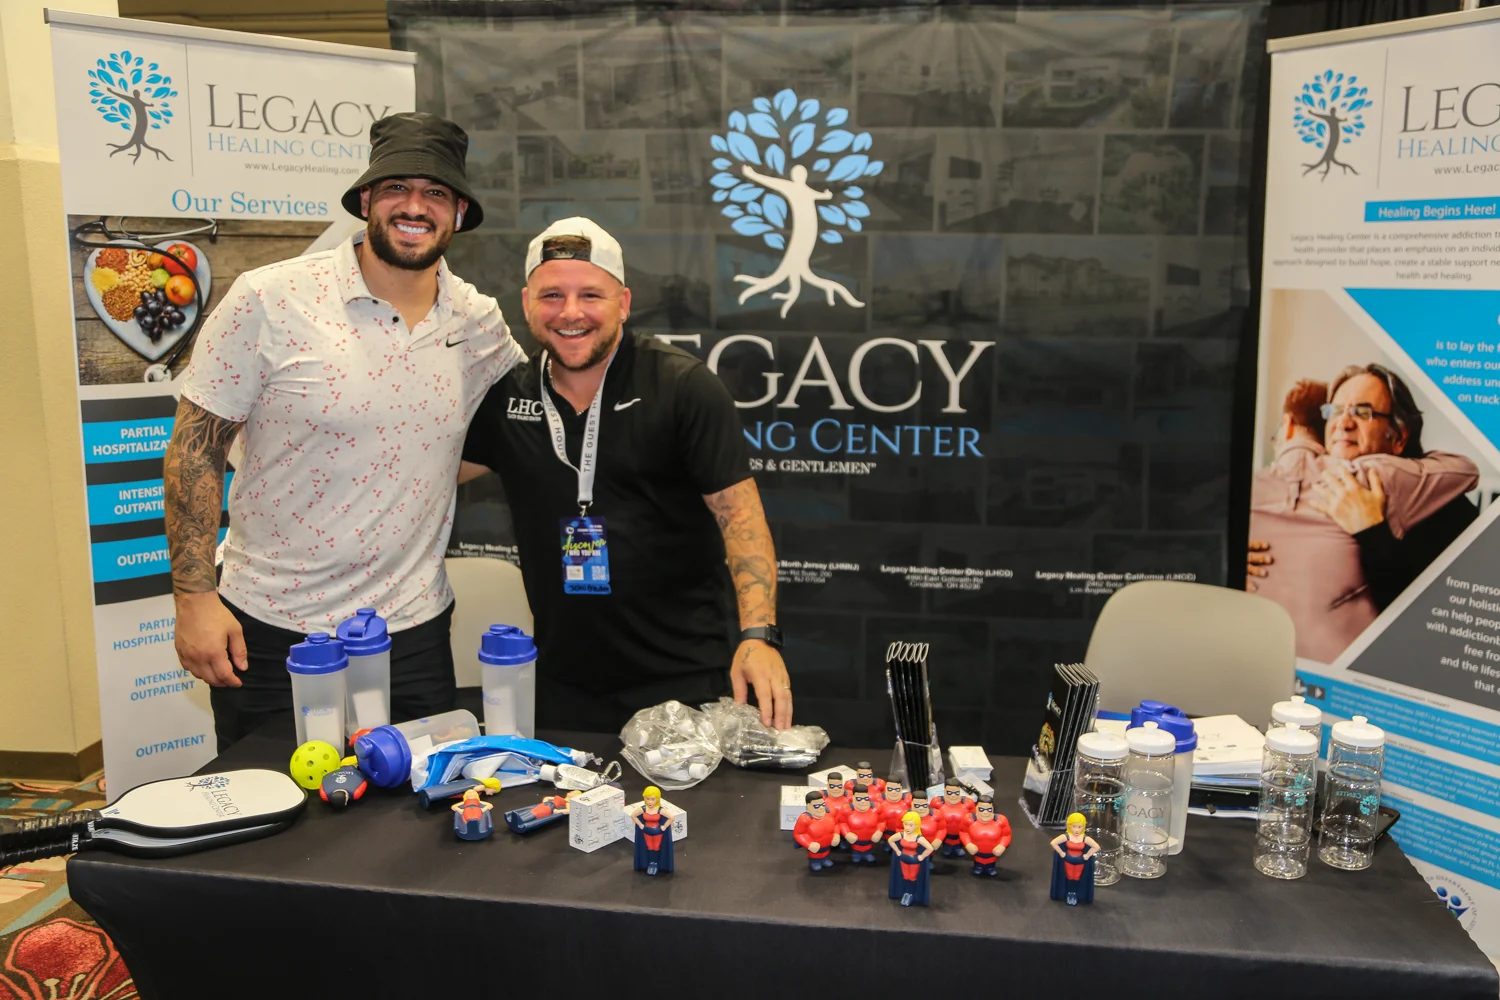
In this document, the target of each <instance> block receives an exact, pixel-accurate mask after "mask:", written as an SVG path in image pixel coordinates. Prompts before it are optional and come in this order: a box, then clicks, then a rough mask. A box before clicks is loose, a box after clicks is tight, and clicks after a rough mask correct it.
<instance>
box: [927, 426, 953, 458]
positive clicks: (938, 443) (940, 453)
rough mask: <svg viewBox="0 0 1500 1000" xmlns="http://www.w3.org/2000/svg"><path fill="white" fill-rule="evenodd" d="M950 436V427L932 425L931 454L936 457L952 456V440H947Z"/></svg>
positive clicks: (951, 429) (951, 433) (951, 432)
mask: <svg viewBox="0 0 1500 1000" xmlns="http://www.w3.org/2000/svg"><path fill="white" fill-rule="evenodd" d="M952 436H953V428H952V427H934V428H933V429H932V454H933V455H935V456H936V457H938V458H952V457H953V442H952V441H950V440H949V438H951V437H952Z"/></svg>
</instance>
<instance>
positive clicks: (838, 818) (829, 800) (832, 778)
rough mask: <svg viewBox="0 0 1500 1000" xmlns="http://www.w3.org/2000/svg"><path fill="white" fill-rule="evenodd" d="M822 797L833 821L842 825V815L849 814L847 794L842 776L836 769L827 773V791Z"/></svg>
mask: <svg viewBox="0 0 1500 1000" xmlns="http://www.w3.org/2000/svg"><path fill="white" fill-rule="evenodd" d="M824 799H825V802H826V804H827V806H828V813H829V815H830V816H832V817H833V819H834V822H836V823H838V824H840V826H842V825H843V822H844V817H845V816H847V815H849V808H850V806H849V796H848V794H846V791H845V788H844V776H843V775H842V774H840V773H839V772H837V771H833V772H831V773H830V774H829V775H828V791H827V792H825V793H824Z"/></svg>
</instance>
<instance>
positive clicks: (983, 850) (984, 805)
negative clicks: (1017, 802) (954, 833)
mask: <svg viewBox="0 0 1500 1000" xmlns="http://www.w3.org/2000/svg"><path fill="white" fill-rule="evenodd" d="M960 837H961V839H962V840H963V843H964V850H966V851H968V852H969V853H970V854H972V855H973V856H974V874H975V875H988V876H990V877H991V878H994V877H995V874H996V872H995V861H996V860H997V859H998V858H999V857H1000V855H1002V854H1004V853H1005V849H1006V848H1007V847H1009V846H1010V821H1009V820H1007V819H1006V818H1005V817H1004V816H1001V815H999V814H998V813H996V812H995V799H994V796H991V795H981V796H979V801H978V802H977V803H975V805H974V821H973V822H972V823H970V824H969V825H968V826H967V827H965V828H964V831H963V833H962V834H960Z"/></svg>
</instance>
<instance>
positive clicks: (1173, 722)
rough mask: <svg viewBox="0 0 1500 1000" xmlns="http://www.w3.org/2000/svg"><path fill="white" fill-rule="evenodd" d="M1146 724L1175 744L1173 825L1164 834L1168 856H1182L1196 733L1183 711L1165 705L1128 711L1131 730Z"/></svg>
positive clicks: (1150, 703) (1142, 705)
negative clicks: (1151, 723)
mask: <svg viewBox="0 0 1500 1000" xmlns="http://www.w3.org/2000/svg"><path fill="white" fill-rule="evenodd" d="M1147 721H1151V722H1155V723H1156V725H1157V727H1158V728H1160V729H1164V730H1166V731H1167V732H1168V733H1171V734H1172V738H1173V739H1175V740H1176V741H1177V763H1176V764H1175V765H1174V766H1173V769H1172V773H1173V774H1174V775H1175V776H1176V777H1175V778H1174V779H1173V784H1172V825H1171V828H1170V829H1169V830H1168V831H1167V833H1168V835H1169V836H1170V837H1171V838H1172V840H1171V843H1170V844H1169V845H1168V847H1167V853H1168V854H1181V853H1182V844H1183V838H1184V837H1185V836H1186V834H1187V815H1188V814H1187V810H1188V796H1189V795H1191V794H1192V788H1193V751H1195V750H1197V749H1198V731H1197V729H1196V728H1195V727H1194V726H1193V720H1192V719H1189V718H1188V717H1187V714H1186V713H1185V712H1183V710H1182V709H1180V708H1178V707H1177V706H1176V705H1168V704H1167V703H1166V702H1164V701H1151V700H1149V699H1148V700H1145V701H1142V702H1141V703H1140V705H1138V706H1137V707H1135V708H1133V709H1131V710H1130V726H1131V728H1135V727H1136V726H1139V725H1141V724H1142V723H1145V722H1147Z"/></svg>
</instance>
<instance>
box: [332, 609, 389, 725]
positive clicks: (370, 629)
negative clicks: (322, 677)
mask: <svg viewBox="0 0 1500 1000" xmlns="http://www.w3.org/2000/svg"><path fill="white" fill-rule="evenodd" d="M338 637H339V640H340V641H341V642H342V643H343V644H344V652H345V653H347V654H348V655H349V670H348V673H347V674H345V678H346V685H345V686H346V687H347V688H348V691H349V700H348V703H347V705H346V706H345V709H344V730H345V731H344V736H345V737H346V738H348V737H351V736H353V735H354V734H355V733H357V732H358V731H359V730H361V729H373V728H375V727H376V726H384V725H386V724H387V723H389V722H390V721H391V637H390V634H389V633H388V632H387V631H386V625H385V619H384V618H381V617H380V616H379V615H378V614H376V613H375V609H374V608H360V609H359V610H358V611H356V612H355V613H354V617H353V618H350V619H348V620H347V621H344V622H341V623H340V624H339V627H338Z"/></svg>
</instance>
